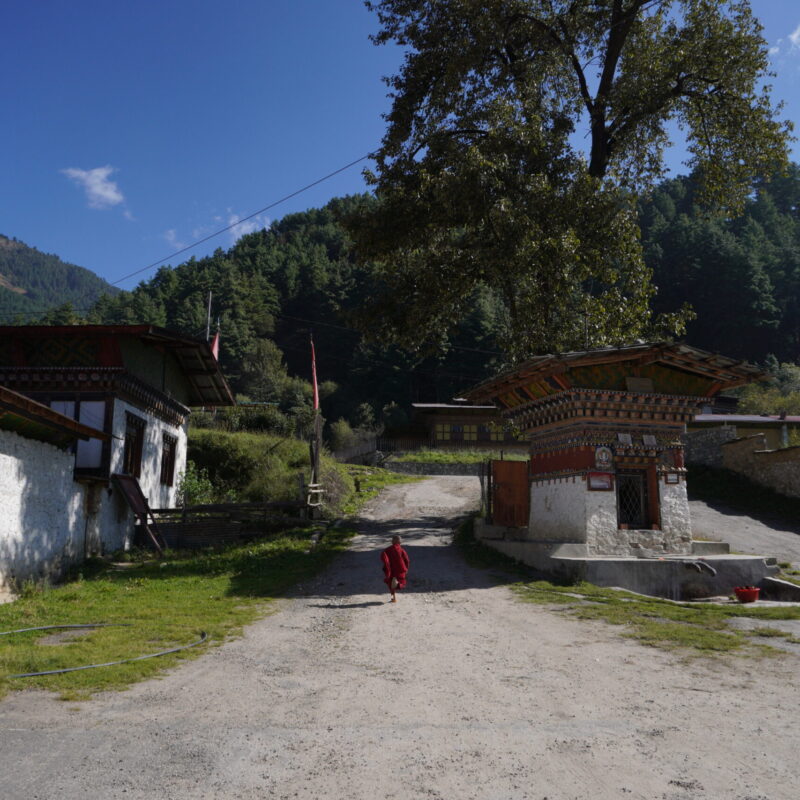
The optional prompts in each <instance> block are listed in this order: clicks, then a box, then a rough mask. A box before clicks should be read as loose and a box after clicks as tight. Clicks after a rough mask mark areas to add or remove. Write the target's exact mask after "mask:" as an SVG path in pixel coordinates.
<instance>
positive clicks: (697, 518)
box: [689, 500, 800, 567]
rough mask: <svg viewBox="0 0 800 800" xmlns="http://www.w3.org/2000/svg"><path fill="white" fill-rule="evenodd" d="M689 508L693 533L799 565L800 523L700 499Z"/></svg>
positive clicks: (739, 548) (747, 551) (739, 549)
mask: <svg viewBox="0 0 800 800" xmlns="http://www.w3.org/2000/svg"><path fill="white" fill-rule="evenodd" d="M689 507H690V510H691V511H690V513H691V515H692V534H693V535H694V536H698V537H703V538H706V539H715V540H718V541H723V542H728V544H730V546H731V550H733V551H734V552H738V553H752V554H754V555H765V556H775V557H776V558H777V559H778V561H789V562H791V563H793V564H795V565H797V566H798V567H800V525H793V524H789V523H787V522H786V521H785V520H781V521H777V520H769V521H766V520H761V519H756V518H755V517H751V516H748V515H747V514H740V513H738V512H736V511H734V510H733V509H730V508H726V507H725V506H723V505H716V506H710V505H708V504H707V503H704V502H702V501H700V500H692V501H691V502H690V503H689Z"/></svg>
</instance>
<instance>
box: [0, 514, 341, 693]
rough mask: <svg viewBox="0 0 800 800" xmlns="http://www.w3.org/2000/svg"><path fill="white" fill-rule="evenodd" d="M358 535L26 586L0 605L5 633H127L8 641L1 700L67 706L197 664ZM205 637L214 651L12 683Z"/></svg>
mask: <svg viewBox="0 0 800 800" xmlns="http://www.w3.org/2000/svg"><path fill="white" fill-rule="evenodd" d="M352 535H353V532H352V530H350V529H347V528H345V527H340V528H333V529H330V530H328V531H327V532H325V533H324V534H323V535H322V537H321V538H320V540H319V542H318V544H317V545H316V546H315V547H313V548H312V546H311V539H310V537H311V530H308V529H306V530H296V531H287V532H285V533H284V534H282V535H280V536H278V537H275V538H271V539H270V540H268V541H261V542H258V543H252V544H249V545H244V546H239V547H234V548H230V549H227V550H224V551H221V552H202V553H199V554H198V553H176V554H167V556H166V557H165V558H164V559H162V560H147V561H144V562H142V563H133V565H130V564H125V565H119V566H115V565H113V564H110V563H108V562H103V561H95V562H92V563H89V564H87V565H85V567H84V571H83V575H82V576H78V577H77V578H76V579H75V580H73V581H70V582H67V583H65V584H63V585H61V586H58V587H54V588H32V587H27V588H26V591H24V592H23V596H22V597H20V598H19V599H18V600H16V601H15V602H13V603H8V604H5V605H2V606H0V631H9V630H16V629H19V628H30V627H36V626H42V625H58V624H76V623H92V622H105V623H124V624H125V627H108V628H96V629H93V630H91V631H90V632H89V633H88V634H87V635H76V634H74V633H66V634H61V636H62V637H65V638H67V639H72V641H68V642H64V643H59V644H49V643H46V642H47V640H48V639H50V640H51V641H52V635H53V633H56V632H55V631H35V632H29V633H22V634H13V635H10V636H2V637H0V696H2V695H3V694H4V693H5V692H7V691H9V690H13V689H24V688H31V687H36V688H40V689H49V690H53V691H57V692H59V693H60V696H61V698H62V699H65V700H75V699H85V698H88V697H90V696H91V694H92V693H93V692H97V691H100V690H103V689H121V688H124V687H125V686H127V685H128V684H130V683H132V682H135V681H139V680H143V679H145V678H149V677H152V676H153V675H156V674H158V673H159V672H161V671H163V670H164V669H166V668H168V667H170V666H173V665H174V664H176V663H177V662H179V661H180V660H182V659H187V658H195V657H197V656H198V655H200V654H202V653H203V652H205V650H206V649H207V648H208V647H209V646H212V647H213V646H214V645H218V644H221V643H222V642H224V641H225V640H226V639H228V638H230V637H232V636H237V635H239V634H240V633H241V630H242V627H243V626H244V625H246V624H248V623H250V622H252V621H253V620H255V619H256V618H258V617H259V616H263V615H264V614H265V613H268V612H269V610H270V601H272V600H273V599H274V598H277V597H280V596H281V595H282V594H284V593H285V592H286V591H287V589H289V588H290V587H292V586H293V585H295V584H296V583H297V582H298V581H302V580H306V579H308V578H310V577H311V576H313V575H314V574H316V573H318V572H319V571H320V570H321V569H322V568H324V567H325V566H326V565H327V564H328V563H329V562H330V560H331V559H332V558H333V557H334V556H335V555H336V554H337V553H338V552H340V551H342V550H343V549H345V548H346V546H347V540H348V539H349V538H350V537H351V536H352ZM202 631H205V632H207V634H208V643H207V644H204V645H200V646H198V647H195V648H192V649H190V650H186V651H184V652H182V653H177V654H172V655H166V656H163V657H160V658H154V659H151V660H147V661H139V662H134V663H130V664H123V665H119V666H113V667H103V668H100V669H91V670H84V671H80V672H73V673H69V674H65V675H54V676H47V677H40V678H9V677H8V676H9V675H11V674H16V673H23V672H40V671H43V670H52V669H62V668H65V667H72V666H80V665H85V664H95V663H104V662H109V661H118V660H122V659H127V658H134V657H137V656H141V655H146V654H148V653H155V652H158V651H160V650H165V649H168V648H171V647H176V646H179V645H184V644H188V643H190V642H193V641H196V640H197V639H198V638H199V636H200V633H201V632H202Z"/></svg>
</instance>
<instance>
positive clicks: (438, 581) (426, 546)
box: [288, 514, 519, 609]
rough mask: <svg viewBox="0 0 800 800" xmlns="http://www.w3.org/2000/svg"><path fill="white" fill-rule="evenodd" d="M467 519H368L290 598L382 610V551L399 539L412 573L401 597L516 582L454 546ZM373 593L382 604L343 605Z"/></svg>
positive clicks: (386, 594) (385, 594)
mask: <svg viewBox="0 0 800 800" xmlns="http://www.w3.org/2000/svg"><path fill="white" fill-rule="evenodd" d="M466 518H467V517H466V516H465V515H463V514H461V515H456V516H432V515H427V516H419V517H415V518H414V519H410V520H409V519H388V520H380V521H376V520H369V519H361V520H359V522H358V530H359V532H360V536H359V537H358V539H356V540H355V542H354V543H353V545H352V547H351V548H350V549H349V550H348V551H347V552H345V553H343V554H342V555H340V556H339V557H338V558H337V559H336V560H335V561H334V563H333V564H332V565H331V566H330V567H329V568H328V570H327V571H326V572H325V573H324V574H323V575H321V576H320V577H319V578H317V579H316V580H315V581H313V582H311V583H309V584H307V585H301V586H297V587H295V590H294V591H293V592H291V593H290V594H289V595H288V596H290V597H306V598H308V597H316V598H320V599H323V598H328V599H330V600H331V601H332V602H330V603H320V604H315V605H316V607H318V608H332V609H336V608H367V607H370V606H373V605H381V604H383V603H384V602H386V600H387V599H388V597H389V591H388V589H387V587H386V584H385V583H384V582H383V569H382V565H381V558H380V554H381V551H382V550H383V549H384V548H385V547H388V546H389V544H391V540H392V536H394V535H399V536H400V537H401V540H402V544H403V547H404V548H405V550H406V552H407V553H408V556H409V560H410V569H409V573H408V583H407V585H406V587H405V588H404V589H403V590H402V591H401V592H400V594H401V596H402V595H403V594H420V593H421V594H425V593H428V594H429V593H442V592H452V591H458V590H462V589H487V588H490V587H492V586H497V585H502V584H509V583H514V582H515V581H518V580H519V575H512V574H502V573H501V572H500V571H498V570H480V569H476V568H474V567H470V566H469V565H468V564H467V563H466V562H465V561H464V559H463V557H462V556H461V553H460V552H459V550H458V548H457V547H456V546H455V545H454V544H453V543H452V542H451V538H452V535H453V531H454V530H455V529H456V528H457V527H458V525H459V524H461V522H462V521H463V520H464V519H466ZM369 594H374V595H377V596H378V597H379V598H382V599H381V600H379V601H357V602H356V601H354V602H351V603H348V602H346V601H345V602H339V600H340V599H341V600H345V599H346V598H350V597H358V596H361V595H369Z"/></svg>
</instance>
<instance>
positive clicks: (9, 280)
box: [0, 234, 117, 322]
mask: <svg viewBox="0 0 800 800" xmlns="http://www.w3.org/2000/svg"><path fill="white" fill-rule="evenodd" d="M116 291H117V290H116V289H114V288H113V287H112V286H110V285H109V284H108V283H106V282H105V281H104V280H103V279H102V278H99V277H98V276H97V275H95V274H94V273H93V272H91V271H90V270H88V269H84V268H83V267H76V266H75V265H74V264H67V263H66V262H64V261H62V260H61V259H60V258H59V257H58V256H55V255H50V254H48V253H42V252H41V251H40V250H37V249H36V248H34V247H29V246H28V245H26V244H25V243H24V242H20V241H18V240H17V239H9V238H8V237H6V236H3V235H2V234H0V319H2V320H3V321H4V322H13V320H14V318H15V317H16V315H18V314H19V315H21V319H29V318H30V317H31V316H37V317H38V316H41V314H42V313H43V311H44V310H45V309H47V308H50V307H51V306H54V305H58V304H61V303H65V302H71V303H73V304H74V306H75V308H76V309H77V310H78V311H83V312H86V311H88V310H89V308H91V306H92V304H93V303H94V302H95V300H97V298H98V297H100V295H102V294H104V293H106V292H116Z"/></svg>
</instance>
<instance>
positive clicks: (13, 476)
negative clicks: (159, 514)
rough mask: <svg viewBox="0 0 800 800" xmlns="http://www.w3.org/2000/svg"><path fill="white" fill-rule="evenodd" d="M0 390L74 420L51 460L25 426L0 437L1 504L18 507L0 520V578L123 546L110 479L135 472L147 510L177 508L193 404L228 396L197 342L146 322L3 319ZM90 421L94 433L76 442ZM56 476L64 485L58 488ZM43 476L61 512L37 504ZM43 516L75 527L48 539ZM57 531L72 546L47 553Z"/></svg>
mask: <svg viewBox="0 0 800 800" xmlns="http://www.w3.org/2000/svg"><path fill="white" fill-rule="evenodd" d="M0 387H6V388H7V389H11V390H13V391H15V392H18V393H20V394H23V395H25V396H27V397H29V398H31V399H33V400H36V401H38V403H40V404H41V405H43V406H46V407H47V409H50V410H51V411H53V412H57V414H58V415H60V416H61V417H65V418H67V419H68V421H71V420H74V421H76V422H77V423H79V427H81V426H82V427H81V431H78V430H77V429H76V430H75V431H72V432H71V433H72V434H73V439H74V441H75V443H70V444H69V447H70V450H69V452H67V453H65V452H63V451H61V450H59V451H58V452H55V449H56V448H55V447H54V445H53V444H52V442H50V443H48V444H47V448H49V451H54V452H52V453H51V457H48V456H47V455H45V454H44V451H43V450H42V445H43V444H44V443H43V442H41V441H38V440H31V439H30V437H27V436H25V435H24V432H23V435H22V436H20V435H19V434H12V435H11V436H12V438H9V436H8V435H6V434H4V449H3V450H0V458H2V460H0V491H2V493H3V495H2V496H3V498H4V499H5V501H6V503H5V504H4V507H5V508H6V509H8V508H11V507H13V508H15V509H17V510H16V511H15V512H14V514H12V515H10V516H9V515H7V518H6V519H5V520H4V521H3V523H2V526H0V583H1V582H2V581H3V580H4V579H5V580H6V581H8V580H9V579H10V578H13V579H14V580H16V581H20V580H24V579H26V578H28V577H39V576H41V575H45V574H46V575H53V576H55V575H56V574H57V573H58V572H59V571H62V570H63V567H65V566H67V565H68V562H74V561H75V560H80V559H81V558H83V557H84V556H85V555H91V554H96V553H102V552H113V551H115V550H119V549H127V548H129V547H130V545H131V543H132V540H133V532H134V517H133V514H132V512H131V511H130V508H129V507H128V504H127V502H126V500H125V497H124V495H123V493H122V492H121V491H120V490H119V488H118V487H117V486H116V484H115V482H114V476H115V475H129V476H131V477H133V478H135V479H136V480H137V481H138V484H139V486H140V488H141V490H142V492H143V494H144V496H145V498H146V499H147V501H148V503H149V505H150V507H152V508H170V507H174V505H175V504H176V500H177V488H178V486H177V484H178V478H179V475H180V473H181V472H182V471H183V470H184V469H185V464H186V428H187V421H188V416H189V414H190V407H192V406H224V405H232V404H233V402H234V401H233V397H232V395H231V392H230V389H229V387H228V385H227V383H226V382H225V379H224V377H223V376H222V373H221V372H220V369H219V365H218V363H217V361H216V359H215V357H214V355H213V354H212V352H211V349H210V347H209V346H208V344H207V343H206V342H203V341H199V340H196V339H191V338H188V337H185V336H182V335H180V334H176V333H172V332H170V331H166V330H164V329H161V328H157V327H155V326H151V325H137V326H104V325H103V326H101V325H90V326H63V327H58V326H9V327H0ZM47 409H45V411H46V410H47ZM17 411H19V409H17ZM40 416H41V413H40ZM53 419H55V417H53ZM62 424H63V420H62ZM88 428H92V429H95V431H99V432H100V435H99V436H96V437H95V438H83V439H80V438H78V433H80V434H81V435H84V436H85V435H87V430H88ZM9 433H10V431H9ZM33 441H36V443H35V444H33V443H32V442H33ZM59 444H60V445H61V446H62V447H63V446H64V443H63V441H62V442H59ZM49 451H48V452H49ZM65 474H67V475H68V476H69V481H67V483H68V484H71V486H70V489H66V488H64V487H63V486H62V484H63V481H64V479H63V475H65ZM49 481H53V482H54V485H55V484H57V485H58V486H59V487H60V488H59V489H58V492H54V493H53V495H54V496H61V495H64V496H63V497H61V500H59V502H58V503H57V504H56V506H57V507H58V508H61V509H63V511H62V513H61V515H60V516H59V514H58V512H57V510H53V509H51V510H50V511H44V510H43V509H44V508H45V506H48V507H49V504H50V502H51V500H52V498H51V497H50V496H49V495H48V490H47V486H48V482H49ZM14 498H15V499H14ZM54 515H55V516H54ZM56 517H58V519H56ZM34 518H35V519H38V520H40V522H38V523H37V526H36V530H37V531H39V533H36V534H35V536H36V537H37V539H38V540H41V542H42V544H41V546H39V545H36V546H35V547H34V546H33V545H32V542H31V541H30V539H31V537H32V536H34V534H32V533H31V532H30V531H28V530H26V529H27V528H28V526H29V521H30V520H31V519H34ZM44 519H53V523H52V525H51V527H52V528H53V529H55V528H58V529H59V530H62V529H63V530H65V531H66V530H69V531H72V533H70V534H69V535H67V534H64V536H63V537H61V539H59V538H58V537H56V538H55V539H54V538H53V536H52V535H50V534H48V533H47V532H46V531H45V530H44V529H45V528H47V524H45V523H44V521H43V520H44ZM66 519H69V523H68V524H67V523H66V522H65V520H66ZM65 537H66V539H69V541H70V542H71V544H70V545H69V547H66V549H65V548H61V545H53V547H55V549H56V550H59V548H61V549H60V550H59V552H62V551H63V552H64V553H68V554H69V555H64V556H63V557H61V558H55V557H54V556H53V553H52V552H48V551H49V550H52V547H51V546H50V544H47V543H48V542H50V543H52V542H54V541H61V540H62V539H65ZM66 539H65V540H66ZM3 541H5V542H6V545H8V543H9V542H11V541H15V542H17V543H18V545H17V546H16V547H14V548H11V550H13V552H15V553H20V552H22V551H23V550H25V551H26V552H28V556H26V558H25V559H20V558H19V557H17V556H13V554H12V552H11V550H9V546H7V547H6V549H5V551H4V550H3V547H2V542H3ZM20 542H25V544H24V545H20V544H19V543H20ZM78 542H79V543H78Z"/></svg>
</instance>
